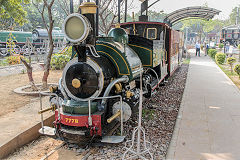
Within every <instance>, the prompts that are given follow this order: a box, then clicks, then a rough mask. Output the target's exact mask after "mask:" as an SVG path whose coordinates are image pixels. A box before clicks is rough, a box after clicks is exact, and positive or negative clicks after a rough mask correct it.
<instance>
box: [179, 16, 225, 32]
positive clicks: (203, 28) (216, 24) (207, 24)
mask: <svg viewBox="0 0 240 160" xmlns="http://www.w3.org/2000/svg"><path fill="white" fill-rule="evenodd" d="M182 23H183V26H182V28H181V29H182V30H184V29H185V28H186V27H188V28H189V27H190V29H191V31H193V32H201V33H203V32H211V31H213V30H216V31H220V30H221V28H222V27H223V26H224V22H223V21H221V20H217V19H216V20H211V19H210V20H209V21H207V20H204V19H190V20H184V21H183V22H182Z"/></svg>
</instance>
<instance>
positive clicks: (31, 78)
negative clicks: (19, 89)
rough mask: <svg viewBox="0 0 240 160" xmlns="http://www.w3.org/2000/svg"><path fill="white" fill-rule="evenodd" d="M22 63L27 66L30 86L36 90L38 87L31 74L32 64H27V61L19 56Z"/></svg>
mask: <svg viewBox="0 0 240 160" xmlns="http://www.w3.org/2000/svg"><path fill="white" fill-rule="evenodd" d="M20 59H21V61H22V63H23V64H24V65H25V67H26V68H27V74H28V79H29V84H30V85H31V88H32V90H33V91H38V88H37V87H36V85H35V83H34V80H33V75H32V66H31V65H30V64H27V62H26V61H25V60H24V59H22V58H20Z"/></svg>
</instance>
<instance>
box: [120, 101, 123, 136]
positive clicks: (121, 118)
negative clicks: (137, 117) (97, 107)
mask: <svg viewBox="0 0 240 160" xmlns="http://www.w3.org/2000/svg"><path fill="white" fill-rule="evenodd" d="M120 106H121V117H120V118H121V136H122V135H123V108H122V96H121V97H120Z"/></svg>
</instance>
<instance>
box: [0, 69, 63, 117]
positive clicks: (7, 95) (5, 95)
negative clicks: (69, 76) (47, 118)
mask: <svg viewBox="0 0 240 160" xmlns="http://www.w3.org/2000/svg"><path fill="white" fill-rule="evenodd" d="M42 75H43V71H35V72H33V77H34V80H35V82H36V83H41V79H42ZM61 75H62V71H56V70H54V71H50V74H49V77H48V82H49V83H57V82H58V80H59V78H60V77H61ZM0 84H1V87H0V99H1V103H0V116H2V115H4V114H7V113H9V112H14V111H15V110H16V109H17V108H20V107H22V106H25V105H26V104H28V103H30V102H32V101H34V100H36V97H33V96H23V95H18V94H16V93H14V92H13V90H14V89H15V88H17V87H21V86H24V85H28V84H29V82H28V76H27V74H14V75H8V76H1V77H0Z"/></svg>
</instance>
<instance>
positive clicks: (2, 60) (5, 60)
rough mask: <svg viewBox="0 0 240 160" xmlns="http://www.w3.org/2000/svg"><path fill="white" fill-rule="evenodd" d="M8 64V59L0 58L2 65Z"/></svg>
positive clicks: (0, 64)
mask: <svg viewBox="0 0 240 160" xmlns="http://www.w3.org/2000/svg"><path fill="white" fill-rule="evenodd" d="M7 65H8V62H7V59H1V60H0V66H7Z"/></svg>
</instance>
